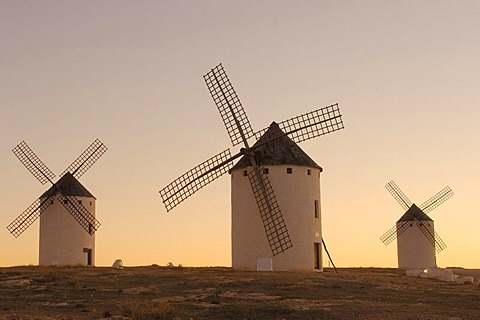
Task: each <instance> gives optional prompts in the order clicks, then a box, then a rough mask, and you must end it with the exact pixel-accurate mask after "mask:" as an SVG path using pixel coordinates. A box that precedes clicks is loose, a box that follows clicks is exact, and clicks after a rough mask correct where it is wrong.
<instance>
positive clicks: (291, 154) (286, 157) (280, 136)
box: [230, 122, 322, 172]
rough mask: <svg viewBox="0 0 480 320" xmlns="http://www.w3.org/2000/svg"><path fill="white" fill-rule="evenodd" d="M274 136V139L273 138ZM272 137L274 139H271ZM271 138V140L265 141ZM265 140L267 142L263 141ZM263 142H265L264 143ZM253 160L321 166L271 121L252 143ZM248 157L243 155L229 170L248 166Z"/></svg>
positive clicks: (277, 163) (266, 162)
mask: <svg viewBox="0 0 480 320" xmlns="http://www.w3.org/2000/svg"><path fill="white" fill-rule="evenodd" d="M274 138H276V139H274ZM272 139H274V140H272ZM269 140H272V141H271V142H267V141H269ZM265 142H267V143H265ZM264 143H265V144H264ZM261 144H263V145H261ZM258 145H261V146H259V147H258V148H257V149H255V151H254V153H255V160H256V161H257V164H259V165H289V164H290V165H297V166H304V167H310V168H318V169H320V171H322V168H321V167H320V166H319V165H318V164H317V163H315V161H313V159H312V158H310V157H309V156H308V155H307V154H306V153H305V152H304V151H303V150H302V149H301V148H300V147H299V146H298V145H297V144H296V143H295V142H293V141H292V140H291V139H290V138H289V137H288V136H287V135H286V134H285V133H284V132H283V131H282V130H281V129H280V127H279V126H278V124H277V123H275V122H272V124H271V125H270V127H269V128H268V130H267V131H266V132H265V133H264V134H263V135H262V136H261V137H260V139H258V141H257V142H256V143H255V144H254V145H253V147H252V148H254V147H255V146H258ZM250 165H251V164H250V160H249V159H248V157H246V156H243V157H242V158H240V160H239V161H238V162H237V163H236V164H235V166H233V168H232V169H231V170H230V172H231V171H233V170H237V169H241V168H246V167H248V166H250Z"/></svg>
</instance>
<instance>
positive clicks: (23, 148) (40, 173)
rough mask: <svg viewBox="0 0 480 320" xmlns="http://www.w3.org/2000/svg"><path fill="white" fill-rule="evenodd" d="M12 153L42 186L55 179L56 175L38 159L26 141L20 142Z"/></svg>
mask: <svg viewBox="0 0 480 320" xmlns="http://www.w3.org/2000/svg"><path fill="white" fill-rule="evenodd" d="M12 152H13V154H15V156H16V157H17V158H18V160H20V162H21V163H22V164H23V165H24V166H25V168H27V170H28V171H30V173H31V174H32V175H33V176H34V177H35V178H37V180H38V181H40V183H41V184H45V183H47V182H52V179H53V178H55V174H54V173H53V172H52V171H51V170H50V169H48V167H47V166H46V165H45V164H44V163H43V162H42V160H40V158H38V157H37V155H36V154H35V152H33V150H32V149H30V147H29V146H28V145H27V143H26V142H25V141H22V142H20V143H19V144H18V145H17V146H16V147H15V148H13V150H12Z"/></svg>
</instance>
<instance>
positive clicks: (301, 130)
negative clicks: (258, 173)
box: [255, 103, 344, 143]
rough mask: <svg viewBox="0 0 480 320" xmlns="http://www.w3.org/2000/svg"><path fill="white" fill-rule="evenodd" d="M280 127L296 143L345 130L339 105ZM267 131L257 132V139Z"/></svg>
mask: <svg viewBox="0 0 480 320" xmlns="http://www.w3.org/2000/svg"><path fill="white" fill-rule="evenodd" d="M278 126H279V127H280V129H282V131H283V132H285V134H287V135H288V137H289V138H290V139H292V140H293V141H294V142H295V143H300V142H302V141H305V140H309V139H313V138H316V137H319V136H322V135H325V134H328V133H331V132H334V131H337V130H340V129H343V128H344V126H343V120H342V115H341V113H340V109H339V107H338V103H336V104H332V105H330V106H326V107H323V108H320V109H317V110H314V111H311V112H307V113H305V114H302V115H299V116H296V117H293V118H290V119H288V120H284V121H282V122H280V123H278ZM267 130H268V128H265V129H262V130H260V131H257V132H256V133H255V138H256V139H260V137H261V136H263V134H264V133H265V132H266V131H267Z"/></svg>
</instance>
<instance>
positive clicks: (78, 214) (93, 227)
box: [57, 194, 100, 235]
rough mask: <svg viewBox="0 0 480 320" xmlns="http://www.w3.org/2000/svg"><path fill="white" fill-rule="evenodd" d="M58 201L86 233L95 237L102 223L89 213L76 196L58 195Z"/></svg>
mask: <svg viewBox="0 0 480 320" xmlns="http://www.w3.org/2000/svg"><path fill="white" fill-rule="evenodd" d="M57 199H58V201H59V202H60V203H61V204H62V205H63V206H64V207H65V209H67V211H68V212H69V213H70V214H71V215H72V216H73V218H75V220H77V222H78V223H79V224H80V225H81V226H82V228H83V229H85V231H87V232H88V233H89V234H90V235H93V234H94V233H95V231H97V230H98V228H99V227H100V222H99V221H98V220H97V219H95V217H94V216H93V215H92V214H91V213H90V211H88V209H87V208H85V206H84V205H83V204H81V203H80V201H79V200H78V199H77V198H76V197H75V196H64V195H62V194H58V195H57Z"/></svg>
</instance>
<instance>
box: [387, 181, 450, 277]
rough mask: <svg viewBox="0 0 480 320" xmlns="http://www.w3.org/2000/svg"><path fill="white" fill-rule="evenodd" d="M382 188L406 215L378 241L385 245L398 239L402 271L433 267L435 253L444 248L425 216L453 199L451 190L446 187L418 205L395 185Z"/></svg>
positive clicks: (435, 263)
mask: <svg viewBox="0 0 480 320" xmlns="http://www.w3.org/2000/svg"><path fill="white" fill-rule="evenodd" d="M385 187H386V188H387V190H388V191H389V192H390V193H391V194H392V196H393V197H394V198H395V200H397V201H398V203H399V204H400V205H401V206H402V208H403V209H405V210H406V212H405V214H404V215H403V216H402V217H401V218H400V219H399V220H398V221H397V223H396V224H395V226H393V227H392V228H391V229H390V230H388V231H387V232H385V234H383V235H382V236H381V237H380V240H382V241H383V243H384V244H385V245H388V244H390V243H391V242H392V241H393V240H395V239H397V254H398V267H399V268H401V269H416V268H429V267H436V266H437V262H436V256H435V252H440V251H442V250H443V249H445V248H446V247H447V246H446V245H445V243H444V242H443V240H442V239H441V238H440V236H439V235H438V234H437V233H436V232H435V227H434V222H433V220H432V219H431V218H430V217H429V216H428V215H427V213H429V212H430V211H432V210H433V209H435V208H437V207H438V206H439V205H441V204H442V203H443V202H445V201H446V200H447V199H448V198H450V197H451V196H453V195H454V193H453V191H452V190H451V189H450V187H448V186H447V187H445V188H443V189H442V190H441V191H440V192H438V193H437V194H436V195H434V196H433V197H431V198H430V199H428V200H427V201H425V202H424V203H422V204H421V205H420V206H417V205H415V204H414V203H412V202H411V201H410V200H409V199H408V198H407V196H406V195H405V194H404V193H403V192H402V190H400V188H399V187H398V186H397V185H396V184H395V182H393V181H390V182H389V183H388V184H387V185H386V186H385Z"/></svg>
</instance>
